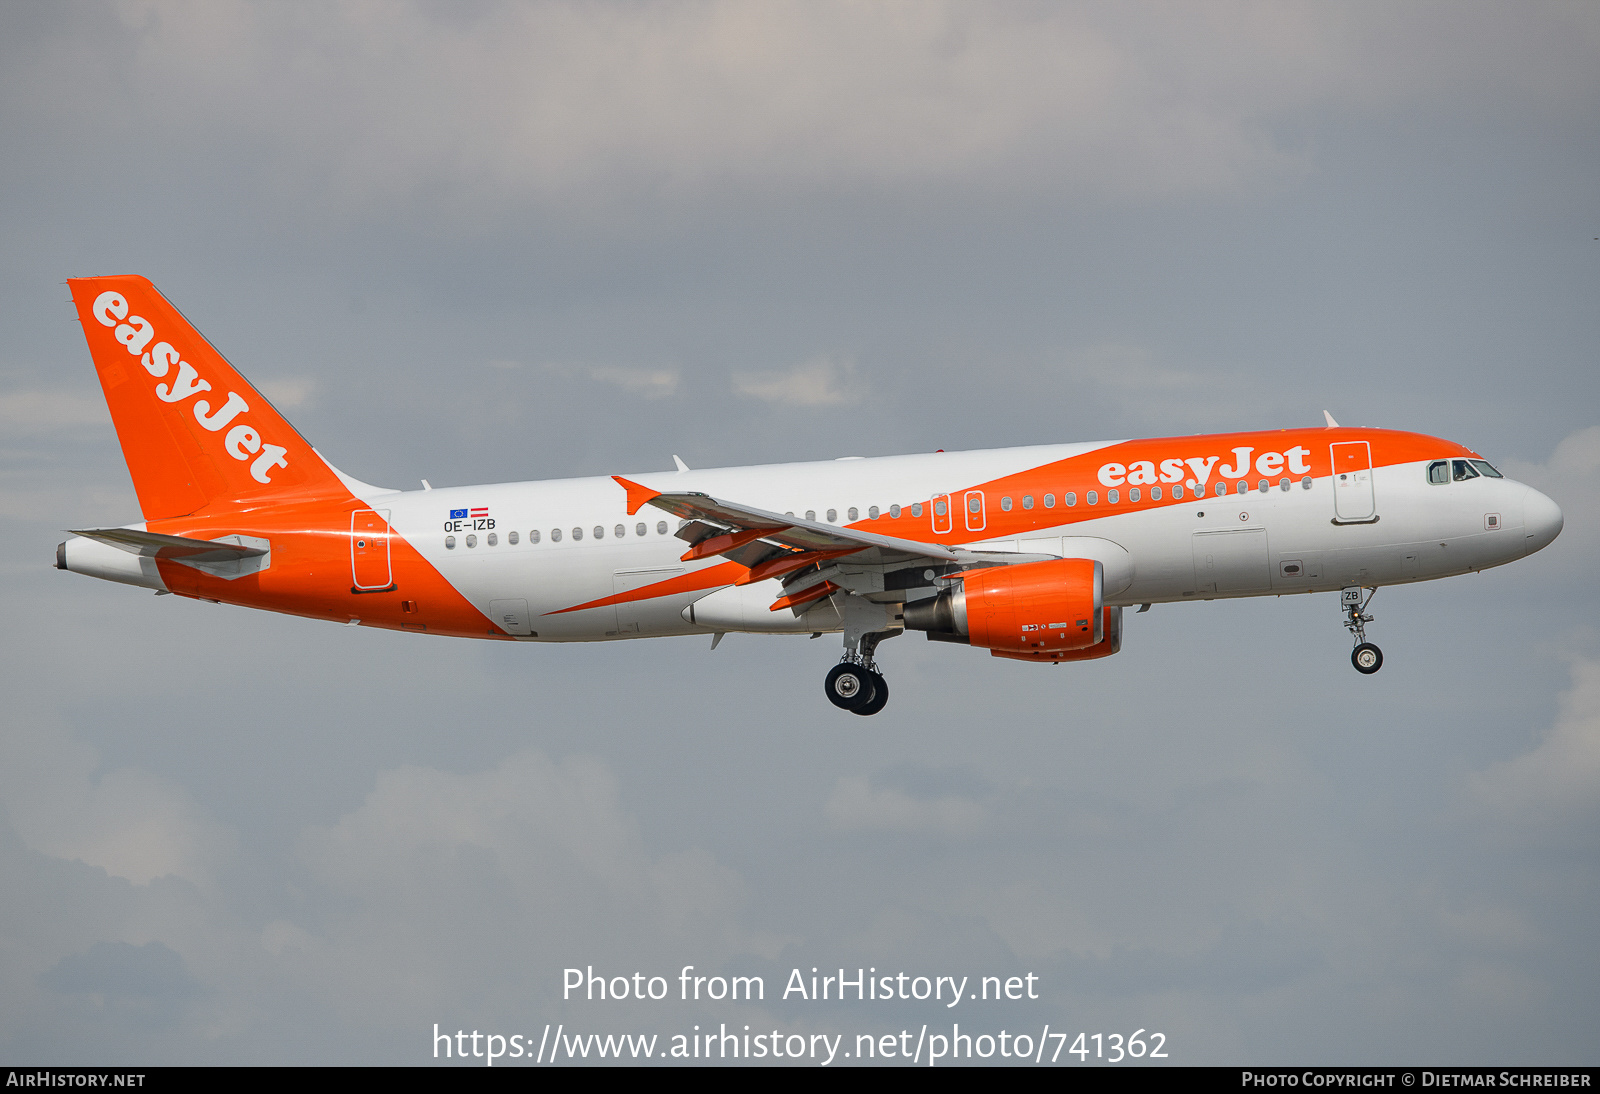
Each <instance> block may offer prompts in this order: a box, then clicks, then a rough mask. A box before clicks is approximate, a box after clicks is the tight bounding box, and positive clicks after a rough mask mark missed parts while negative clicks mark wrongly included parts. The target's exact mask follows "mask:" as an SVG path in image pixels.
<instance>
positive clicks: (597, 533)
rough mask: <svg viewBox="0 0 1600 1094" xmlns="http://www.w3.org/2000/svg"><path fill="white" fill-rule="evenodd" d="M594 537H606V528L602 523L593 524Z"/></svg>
mask: <svg viewBox="0 0 1600 1094" xmlns="http://www.w3.org/2000/svg"><path fill="white" fill-rule="evenodd" d="M594 538H595V539H605V538H606V530H605V528H604V527H603V526H602V525H599V524H596V525H595V526H594Z"/></svg>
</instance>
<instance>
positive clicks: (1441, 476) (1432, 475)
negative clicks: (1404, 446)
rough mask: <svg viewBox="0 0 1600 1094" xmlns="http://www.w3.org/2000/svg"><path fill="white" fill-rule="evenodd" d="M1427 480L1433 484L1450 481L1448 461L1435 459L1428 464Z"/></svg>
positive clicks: (1442, 483)
mask: <svg viewBox="0 0 1600 1094" xmlns="http://www.w3.org/2000/svg"><path fill="white" fill-rule="evenodd" d="M1428 481H1429V482H1430V483H1432V484H1433V485H1434V486H1443V485H1444V484H1445V483H1447V482H1449V481H1450V461H1449V460H1435V461H1433V462H1432V463H1430V464H1429V465H1428Z"/></svg>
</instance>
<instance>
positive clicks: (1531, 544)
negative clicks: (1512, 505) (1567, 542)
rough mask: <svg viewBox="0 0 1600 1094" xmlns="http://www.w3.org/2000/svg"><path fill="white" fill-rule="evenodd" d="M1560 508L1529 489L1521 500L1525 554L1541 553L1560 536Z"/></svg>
mask: <svg viewBox="0 0 1600 1094" xmlns="http://www.w3.org/2000/svg"><path fill="white" fill-rule="evenodd" d="M1562 523H1563V521H1562V519H1561V507H1560V506H1559V505H1557V504H1556V503H1555V502H1553V501H1551V500H1550V499H1549V498H1547V497H1545V496H1544V495H1543V494H1541V493H1539V491H1537V490H1535V489H1533V488H1532V487H1529V489H1528V495H1527V497H1525V498H1523V500H1522V529H1523V532H1524V533H1525V534H1526V535H1527V537H1528V538H1527V540H1526V543H1527V553H1528V554H1530V555H1531V554H1533V552H1535V551H1542V550H1544V549H1545V548H1546V547H1548V546H1550V544H1551V543H1552V542H1554V540H1555V538H1556V537H1557V536H1559V535H1560V534H1561V526H1562Z"/></svg>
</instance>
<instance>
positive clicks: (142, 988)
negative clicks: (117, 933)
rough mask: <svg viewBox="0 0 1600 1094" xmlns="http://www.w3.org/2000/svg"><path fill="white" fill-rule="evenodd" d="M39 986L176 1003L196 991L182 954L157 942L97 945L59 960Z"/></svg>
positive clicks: (71, 991)
mask: <svg viewBox="0 0 1600 1094" xmlns="http://www.w3.org/2000/svg"><path fill="white" fill-rule="evenodd" d="M39 986H40V987H43V988H48V989H50V990H51V991H58V992H64V993H71V994H95V995H104V996H108V997H111V998H141V997H142V998H147V999H166V1000H174V1001H176V1000H181V999H183V998H186V997H187V996H190V995H193V994H194V993H195V989H196V985H195V982H194V981H193V980H192V979H191V978H190V976H189V974H188V972H187V970H185V969H184V967H183V958H182V957H180V956H179V955H178V952H177V951H176V950H174V949H173V948H172V947H171V946H168V945H166V944H164V943H161V942H157V941H154V940H152V941H149V942H146V943H145V944H144V945H142V946H135V945H133V944H132V943H129V942H96V943H95V944H94V945H93V946H90V947H89V949H88V950H86V951H85V952H83V953H75V954H68V955H67V956H66V957H63V958H62V959H61V960H60V961H57V962H56V963H55V964H54V965H53V966H51V968H50V969H49V970H48V971H47V972H45V974H44V975H43V976H41V977H40V978H39Z"/></svg>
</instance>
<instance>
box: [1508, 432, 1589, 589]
mask: <svg viewBox="0 0 1600 1094" xmlns="http://www.w3.org/2000/svg"><path fill="white" fill-rule="evenodd" d="M1500 469H1501V470H1502V471H1504V472H1505V473H1506V474H1507V475H1509V476H1511V477H1512V478H1514V479H1518V480H1520V481H1522V482H1525V483H1527V484H1528V485H1530V486H1532V487H1534V488H1535V489H1537V490H1540V491H1542V492H1543V493H1545V494H1548V495H1549V496H1550V497H1551V498H1553V499H1554V500H1555V503H1556V504H1557V505H1559V506H1561V515H1562V519H1563V521H1564V524H1563V528H1562V531H1561V535H1560V536H1559V537H1558V538H1557V539H1556V541H1555V542H1554V543H1553V544H1551V545H1550V546H1549V547H1547V548H1545V549H1544V550H1543V551H1541V552H1540V553H1539V555H1538V556H1536V557H1539V558H1540V560H1541V562H1542V563H1543V564H1544V565H1547V566H1554V565H1566V566H1569V567H1573V568H1575V569H1578V570H1580V571H1581V572H1582V574H1583V575H1584V576H1585V578H1586V577H1587V575H1589V574H1590V573H1592V571H1593V568H1594V566H1595V563H1596V562H1597V561H1600V559H1597V553H1600V552H1597V545H1600V425H1592V426H1590V427H1589V428H1587V429H1580V430H1577V431H1576V432H1573V433H1570V434H1568V435H1567V436H1566V437H1564V438H1562V440H1561V441H1560V443H1558V444H1557V445H1556V447H1555V451H1554V452H1552V453H1551V454H1550V459H1549V460H1547V461H1545V462H1544V463H1542V464H1541V463H1528V462H1526V461H1524V460H1505V461H1503V463H1502V464H1501V468H1500Z"/></svg>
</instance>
